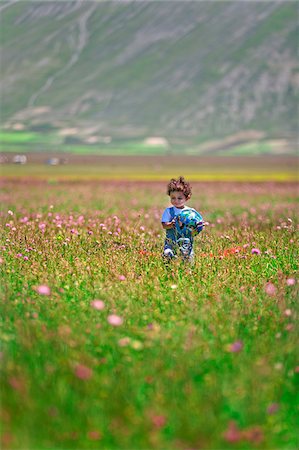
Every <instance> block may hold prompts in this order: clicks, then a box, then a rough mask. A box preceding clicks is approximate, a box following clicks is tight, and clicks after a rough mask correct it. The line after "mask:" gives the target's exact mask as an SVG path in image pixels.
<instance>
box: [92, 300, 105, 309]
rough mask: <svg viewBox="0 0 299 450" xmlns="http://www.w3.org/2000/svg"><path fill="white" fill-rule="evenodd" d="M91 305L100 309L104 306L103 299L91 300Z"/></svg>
mask: <svg viewBox="0 0 299 450" xmlns="http://www.w3.org/2000/svg"><path fill="white" fill-rule="evenodd" d="M91 306H92V307H93V308H94V309H98V310H99V311H100V310H102V309H104V308H105V303H104V302H103V300H93V301H92V302H91Z"/></svg>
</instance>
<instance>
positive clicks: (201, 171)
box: [0, 152, 299, 182]
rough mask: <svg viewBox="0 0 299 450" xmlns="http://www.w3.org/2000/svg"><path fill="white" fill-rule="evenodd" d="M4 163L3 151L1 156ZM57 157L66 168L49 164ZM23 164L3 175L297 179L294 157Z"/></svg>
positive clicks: (98, 158)
mask: <svg viewBox="0 0 299 450" xmlns="http://www.w3.org/2000/svg"><path fill="white" fill-rule="evenodd" d="M3 157H4V158H6V160H7V162H8V163H9V162H11V161H12V157H11V155H10V154H9V153H3ZM53 157H56V158H60V159H63V160H65V161H66V162H67V164H66V165H57V166H49V165H47V164H46V162H47V161H48V160H49V159H51V158H53ZM27 158H28V164H26V165H23V166H22V165H20V166H18V165H15V164H11V163H9V164H2V166H0V171H1V174H2V175H3V176H5V177H6V178H11V179H30V178H34V179H40V180H48V181H50V182H57V181H62V180H69V181H76V180H77V181H80V180H81V181H82V180H86V181H88V180H105V179H106V180H123V179H125V180H132V181H134V180H135V181H138V180H139V181H154V180H156V181H167V180H168V179H170V178H171V177H173V176H174V174H181V173H183V174H185V176H186V177H188V179H189V180H191V181H298V169H299V167H298V158H297V157H296V156H248V157H246V156H241V157H238V156H186V155H183V156H180V155H159V156H158V155H155V156H154V155H147V156H144V155H143V156H137V155H134V156H133V155H130V156H128V155H126V156H124V155H118V156H108V155H76V154H68V153H43V152H38V153H27Z"/></svg>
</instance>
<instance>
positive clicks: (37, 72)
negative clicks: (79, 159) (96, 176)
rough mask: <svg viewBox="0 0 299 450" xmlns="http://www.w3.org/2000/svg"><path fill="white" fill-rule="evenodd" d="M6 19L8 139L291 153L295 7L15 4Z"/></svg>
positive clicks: (4, 10) (4, 6) (6, 6)
mask: <svg viewBox="0 0 299 450" xmlns="http://www.w3.org/2000/svg"><path fill="white" fill-rule="evenodd" d="M0 12H1V105H2V107H1V119H2V124H3V128H4V129H5V130H6V132H8V131H9V132H11V129H17V130H20V131H26V132H28V131H31V132H32V131H34V132H39V133H42V134H43V133H47V135H49V134H50V135H51V134H52V137H51V138H50V139H49V138H47V139H46V141H45V142H46V144H47V145H45V147H46V148H49V145H50V147H51V145H52V146H53V145H54V144H56V145H62V144H65V145H68V144H69V145H72V146H79V147H80V146H81V148H84V149H83V151H85V147H86V145H87V147H88V148H89V149H91V150H92V151H95V152H96V151H97V148H101V149H103V148H104V149H105V148H106V149H107V151H109V148H111V149H113V148H115V147H117V145H115V142H120V141H121V142H122V144H121V145H123V143H128V142H132V141H135V140H137V142H138V145H139V144H140V145H141V146H142V145H143V144H142V143H143V140H144V139H145V138H147V137H150V136H162V137H164V138H166V139H167V141H168V142H169V145H170V147H171V148H178V149H181V148H184V149H186V151H187V149H189V150H188V151H189V152H191V153H192V152H193V153H194V152H195V153H196V152H197V151H199V152H200V151H203V152H206V151H207V152H209V151H214V150H215V148H216V150H217V149H219V148H220V149H221V142H222V140H223V139H230V141H229V142H230V145H229V146H230V147H231V146H232V145H233V146H234V145H240V144H242V145H243V144H244V143H245V144H246V143H247V142H252V141H254V142H256V141H257V142H260V141H261V140H269V139H270V140H273V139H285V140H287V142H288V149H289V150H288V151H292V150H293V148H292V140H293V141H294V140H295V138H296V132H297V118H298V117H297V116H298V114H297V102H298V85H299V83H298V73H296V70H297V68H298V65H297V59H296V54H297V47H298V41H297V32H298V22H297V4H296V2H288V1H283V2H282V1H279V2H275V1H271V2H243V1H241V2H238V1H233V2H214V1H206V2H174V3H172V2H161V3H159V2H146V1H142V2H113V1H112V2H100V1H99V2H89V1H85V2H51V1H50V2H48V1H47V2H36V1H11V2H2V3H1V6H0ZM6 141H7V139H6V140H5V139H4V140H3V141H2V142H3V143H4V144H5V150H9V149H11V148H9V145H7V142H6ZM210 141H213V142H216V146H214V147H213V148H214V150H211V149H209V147H205V145H206V143H207V142H210ZM49 142H50V144H49ZM217 142H218V144H217ZM4 144H3V145H4ZM107 144H108V145H107ZM124 145H125V144H124ZM126 145H127V144H126ZM217 145H218V146H217ZM113 146H114V147H113ZM166 147H167V148H168V150H169V147H168V146H163V145H162V151H164V150H165V149H166ZM16 148H17V147H16ZM263 148H264V147H263ZM39 149H40V148H39ZM104 151H105V150H104ZM271 151H272V150H271V149H270V152H271ZM241 152H242V150H241Z"/></svg>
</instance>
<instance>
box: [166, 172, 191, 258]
mask: <svg viewBox="0 0 299 450" xmlns="http://www.w3.org/2000/svg"><path fill="white" fill-rule="evenodd" d="M167 194H168V195H169V197H170V202H171V204H172V205H173V206H172V207H169V208H166V209H165V211H164V212H163V215H162V219H161V223H162V227H163V228H164V229H165V230H166V239H165V243H164V254H163V256H164V257H166V258H167V259H171V258H174V257H175V255H176V253H177V249H179V250H180V252H181V253H182V255H183V257H184V258H185V259H190V260H191V261H192V260H193V256H194V252H193V238H192V236H190V239H184V238H183V237H182V236H179V235H178V233H177V231H176V229H175V220H176V219H175V217H176V216H177V215H178V214H180V213H181V212H182V211H183V210H184V209H193V208H190V207H189V206H186V205H185V203H186V202H187V201H188V200H189V199H190V198H191V195H192V193H191V186H190V184H189V183H187V181H185V179H184V177H179V178H178V179H177V180H176V179H175V178H172V179H171V180H170V182H169V183H168V185H167Z"/></svg>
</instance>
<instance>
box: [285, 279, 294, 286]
mask: <svg viewBox="0 0 299 450" xmlns="http://www.w3.org/2000/svg"><path fill="white" fill-rule="evenodd" d="M294 284H296V280H295V278H288V279H287V285H288V286H294Z"/></svg>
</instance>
